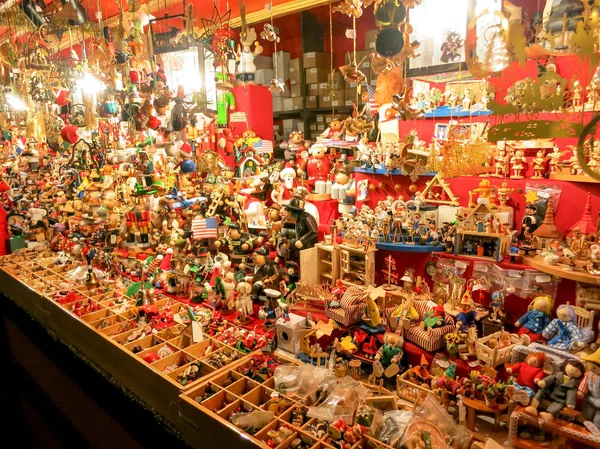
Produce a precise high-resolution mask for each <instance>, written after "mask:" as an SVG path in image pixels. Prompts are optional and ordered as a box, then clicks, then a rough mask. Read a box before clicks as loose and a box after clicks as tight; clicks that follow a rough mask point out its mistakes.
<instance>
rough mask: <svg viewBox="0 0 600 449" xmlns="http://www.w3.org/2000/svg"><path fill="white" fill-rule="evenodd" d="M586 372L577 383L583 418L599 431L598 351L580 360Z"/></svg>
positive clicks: (599, 370) (599, 368)
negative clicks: (581, 398)
mask: <svg viewBox="0 0 600 449" xmlns="http://www.w3.org/2000/svg"><path fill="white" fill-rule="evenodd" d="M582 360H583V361H584V362H585V368H586V372H585V375H584V376H583V379H581V382H580V383H579V393H581V394H583V395H584V398H583V417H584V418H585V419H586V420H588V421H591V422H592V423H593V424H594V425H595V426H596V427H597V428H599V429H600V349H597V350H596V352H594V353H593V354H590V355H588V356H585V357H583V358H582Z"/></svg>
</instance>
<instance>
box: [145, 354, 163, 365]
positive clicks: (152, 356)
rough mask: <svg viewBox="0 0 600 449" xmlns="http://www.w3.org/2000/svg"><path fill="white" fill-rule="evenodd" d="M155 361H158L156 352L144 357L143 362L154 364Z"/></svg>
mask: <svg viewBox="0 0 600 449" xmlns="http://www.w3.org/2000/svg"><path fill="white" fill-rule="evenodd" d="M157 360H160V357H159V356H158V354H157V353H156V352H150V353H148V354H146V355H145V356H144V361H145V362H147V363H152V362H156V361H157Z"/></svg>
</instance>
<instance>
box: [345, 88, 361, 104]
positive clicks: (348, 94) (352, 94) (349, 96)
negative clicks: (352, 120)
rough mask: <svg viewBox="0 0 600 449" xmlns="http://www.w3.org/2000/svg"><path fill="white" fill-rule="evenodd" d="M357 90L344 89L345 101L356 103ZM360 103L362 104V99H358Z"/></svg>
mask: <svg viewBox="0 0 600 449" xmlns="http://www.w3.org/2000/svg"><path fill="white" fill-rule="evenodd" d="M356 90H357V89H356V87H346V89H344V100H345V101H348V100H350V101H351V102H356ZM358 102H359V103H361V101H360V98H359V99H358Z"/></svg>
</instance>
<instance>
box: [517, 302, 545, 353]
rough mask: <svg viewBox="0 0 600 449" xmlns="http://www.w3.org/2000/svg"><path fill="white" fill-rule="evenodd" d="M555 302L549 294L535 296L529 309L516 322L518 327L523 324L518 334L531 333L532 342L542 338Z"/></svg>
mask: <svg viewBox="0 0 600 449" xmlns="http://www.w3.org/2000/svg"><path fill="white" fill-rule="evenodd" d="M553 303H554V302H553V301H552V298H550V297H549V296H538V297H537V298H535V299H534V300H533V301H532V302H531V304H529V311H528V312H527V313H526V314H525V315H523V316H522V317H521V318H519V320H518V321H517V322H516V323H515V326H516V327H521V326H522V328H521V329H519V332H517V334H518V335H523V334H527V335H529V338H530V340H531V342H532V343H533V342H535V341H537V340H539V339H541V338H542V332H543V330H544V329H545V328H546V326H548V324H550V311H551V310H552V305H553Z"/></svg>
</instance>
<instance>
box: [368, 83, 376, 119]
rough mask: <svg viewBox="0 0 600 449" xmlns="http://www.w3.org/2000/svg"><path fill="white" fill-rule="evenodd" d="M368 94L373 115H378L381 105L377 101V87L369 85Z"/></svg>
mask: <svg viewBox="0 0 600 449" xmlns="http://www.w3.org/2000/svg"><path fill="white" fill-rule="evenodd" d="M366 87H367V92H368V93H369V108H370V109H371V115H376V114H377V111H379V105H378V104H377V102H376V101H375V86H371V85H370V84H367V86H366Z"/></svg>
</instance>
